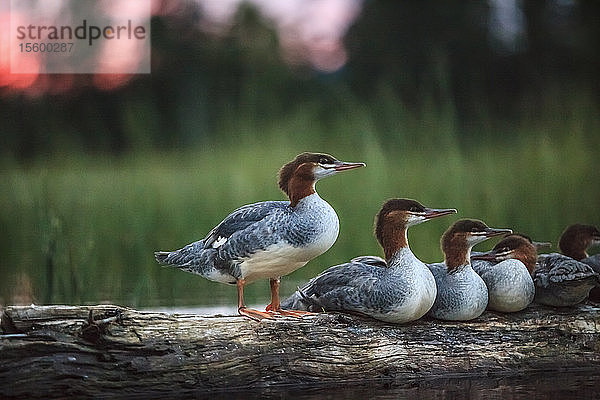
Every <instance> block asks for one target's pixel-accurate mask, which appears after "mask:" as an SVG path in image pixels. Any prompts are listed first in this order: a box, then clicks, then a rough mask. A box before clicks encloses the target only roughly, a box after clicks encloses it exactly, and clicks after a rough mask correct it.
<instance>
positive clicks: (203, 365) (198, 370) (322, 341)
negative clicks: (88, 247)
mask: <svg viewBox="0 0 600 400" xmlns="http://www.w3.org/2000/svg"><path fill="white" fill-rule="evenodd" d="M1 326H2V335H1V336H0V397H3V396H4V397H6V396H23V397H45V398H48V397H54V396H71V395H96V396H97V395H102V396H110V395H111V394H120V395H123V394H127V393H136V394H140V395H146V396H150V395H153V396H157V395H160V394H161V393H163V394H165V393H169V394H173V393H174V392H186V391H189V392H196V393H197V392H199V391H213V390H232V389H234V388H242V387H253V388H264V387H268V386H270V385H274V384H293V385H302V384H322V383H331V384H334V383H335V384H340V383H342V382H349V383H359V382H365V381H368V380H374V379H388V380H391V381H393V382H399V381H402V380H405V379H411V378H419V377H428V378H432V377H435V376H444V377H449V376H484V375H487V376H489V375H520V374H523V373H533V372H540V371H559V370H560V371H568V370H579V371H582V370H590V371H591V370H594V369H597V368H598V367H599V366H600V340H599V339H600V308H598V307H597V306H594V305H590V304H588V305H582V306H578V307H574V308H566V309H552V308H545V307H537V306H536V307H531V308H529V309H528V310H526V311H523V312H520V313H515V314H497V313H491V312H486V313H485V314H484V315H483V316H482V317H480V318H478V319H477V320H475V321H471V322H460V323H449V322H441V321H436V320H427V319H425V320H420V321H416V322H414V323H411V324H407V325H390V324H385V323H382V322H377V321H374V320H370V319H366V318H361V317H354V316H347V315H340V314H320V315H316V316H310V317H305V318H304V319H302V320H297V319H292V318H282V319H278V320H264V321H262V322H254V321H251V320H248V319H246V318H242V317H237V316H234V317H224V316H214V317H202V316H196V315H167V314H162V313H151V312H140V311H136V310H132V309H128V308H122V307H117V306H112V305H102V306H37V307H36V306H31V307H17V306H11V307H7V308H6V309H5V310H4V313H3V315H2V325H1Z"/></svg>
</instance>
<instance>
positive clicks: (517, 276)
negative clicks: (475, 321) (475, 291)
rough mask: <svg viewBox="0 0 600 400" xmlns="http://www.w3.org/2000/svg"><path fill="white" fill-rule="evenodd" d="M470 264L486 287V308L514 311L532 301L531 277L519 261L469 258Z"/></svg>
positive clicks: (533, 290) (533, 292)
mask: <svg viewBox="0 0 600 400" xmlns="http://www.w3.org/2000/svg"><path fill="white" fill-rule="evenodd" d="M471 266H472V268H473V270H474V271H475V272H476V273H477V274H478V275H479V276H480V277H481V279H482V280H483V281H484V282H485V285H486V287H487V290H488V306H487V308H488V309H490V310H494V311H500V312H516V311H521V310H523V309H525V308H527V306H528V305H529V304H531V302H532V301H533V297H534V295H535V286H534V283H533V279H532V278H531V275H530V274H529V271H528V270H527V268H526V267H525V264H523V263H522V262H521V261H519V260H516V259H509V260H503V261H500V262H497V263H495V262H490V261H485V260H471Z"/></svg>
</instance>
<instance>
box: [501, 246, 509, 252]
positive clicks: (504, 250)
mask: <svg viewBox="0 0 600 400" xmlns="http://www.w3.org/2000/svg"><path fill="white" fill-rule="evenodd" d="M509 250H510V249H509V248H508V247H503V248H501V249H500V251H501V252H503V253H506V252H507V251H509Z"/></svg>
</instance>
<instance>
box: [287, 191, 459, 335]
mask: <svg viewBox="0 0 600 400" xmlns="http://www.w3.org/2000/svg"><path fill="white" fill-rule="evenodd" d="M455 212H456V210H455V209H433V208H428V207H425V206H423V205H422V204H420V203H419V202H417V201H415V200H409V199H392V200H388V201H386V202H385V203H384V204H383V206H382V208H381V210H380V211H379V213H378V214H377V217H376V220H375V236H376V237H377V240H378V241H379V243H380V244H381V246H382V247H383V251H384V254H385V260H384V259H381V258H379V257H374V256H363V257H357V258H354V259H352V260H351V261H350V262H349V263H345V264H341V265H336V266H333V267H331V268H329V269H327V270H326V271H324V272H323V273H321V274H320V275H318V276H316V277H315V278H313V279H311V280H310V282H308V283H307V284H306V285H304V286H303V287H302V288H299V289H298V291H297V292H295V293H294V294H292V296H290V297H289V298H288V299H287V300H285V301H284V302H283V304H282V305H283V306H284V307H285V308H289V309H294V310H305V311H321V310H325V311H341V312H348V313H357V314H362V315H366V316H369V317H372V318H375V319H378V320H382V321H386V322H393V323H404V322H409V321H414V320H416V319H419V318H421V317H422V316H423V315H425V313H427V311H428V310H429V309H430V308H431V305H432V304H433V301H434V300H435V294H436V288H435V281H434V280H433V276H432V275H431V272H429V270H428V269H427V267H426V266H425V264H423V262H421V261H420V260H419V259H417V258H416V257H415V255H414V254H413V253H412V251H411V250H410V247H409V246H408V236H407V230H408V228H409V227H411V226H413V225H416V224H420V223H422V222H425V221H429V220H431V219H433V218H436V217H441V216H444V215H448V214H452V213H455Z"/></svg>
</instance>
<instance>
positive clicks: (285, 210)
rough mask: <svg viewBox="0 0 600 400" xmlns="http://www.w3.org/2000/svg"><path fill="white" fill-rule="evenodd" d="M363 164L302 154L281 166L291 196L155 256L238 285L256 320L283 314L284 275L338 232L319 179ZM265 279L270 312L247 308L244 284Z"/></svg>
mask: <svg viewBox="0 0 600 400" xmlns="http://www.w3.org/2000/svg"><path fill="white" fill-rule="evenodd" d="M364 165H365V164H364V163H350V162H343V161H339V160H337V159H335V158H334V157H332V156H330V155H328V154H320V153H302V154H299V155H298V156H296V158H295V159H294V160H292V161H290V162H288V163H286V164H285V165H284V166H283V167H282V168H281V169H280V171H279V187H280V188H281V190H282V191H283V192H284V193H285V194H286V195H287V196H288V198H289V200H290V201H265V202H260V203H254V204H249V205H246V206H243V207H240V208H238V209H237V210H235V211H234V212H232V213H231V214H230V215H228V216H227V217H226V218H225V219H224V220H223V221H222V222H221V223H220V224H218V225H217V226H216V227H215V228H213V229H212V230H211V231H210V232H209V233H208V235H207V236H206V237H205V238H204V239H202V240H199V241H197V242H194V243H191V244H189V245H187V246H185V247H183V248H181V249H179V250H175V251H171V252H163V251H160V252H156V253H155V257H156V260H157V261H158V262H160V263H161V264H166V265H171V266H174V267H177V268H180V269H183V270H184V271H188V272H192V273H195V274H198V275H202V276H204V277H205V278H207V279H209V280H212V281H216V282H222V283H227V284H236V285H237V290H238V312H239V313H240V314H242V315H245V316H247V317H249V318H252V319H256V320H261V319H263V318H271V317H272V316H273V315H274V314H279V315H283V314H282V313H283V312H284V310H281V308H280V301H279V277H281V276H284V275H287V274H289V273H291V272H293V271H295V270H296V269H298V268H300V267H302V266H303V265H305V264H306V263H307V262H308V261H310V260H311V259H313V258H315V257H317V256H318V255H320V254H322V253H324V252H325V251H327V250H328V249H329V248H330V247H331V246H332V245H333V243H334V242H335V241H336V239H337V236H338V233H339V220H338V217H337V214H336V213H335V211H334V210H333V208H332V207H331V206H330V205H329V204H328V203H327V202H326V201H324V200H323V199H321V197H319V195H318V194H317V193H316V191H315V183H316V182H317V181H318V180H319V179H321V178H324V177H327V176H332V175H335V174H336V173H338V172H341V171H347V170H350V169H354V168H359V167H363V166H364ZM263 278H270V284H271V303H270V304H269V306H268V308H267V311H266V312H262V311H258V310H251V309H248V308H247V307H246V306H245V304H244V298H243V297H244V293H243V289H244V285H246V284H248V283H251V282H253V281H256V280H257V279H263ZM288 315H291V316H298V315H297V314H289V313H288Z"/></svg>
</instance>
